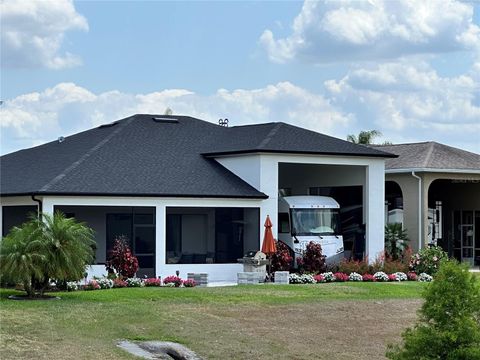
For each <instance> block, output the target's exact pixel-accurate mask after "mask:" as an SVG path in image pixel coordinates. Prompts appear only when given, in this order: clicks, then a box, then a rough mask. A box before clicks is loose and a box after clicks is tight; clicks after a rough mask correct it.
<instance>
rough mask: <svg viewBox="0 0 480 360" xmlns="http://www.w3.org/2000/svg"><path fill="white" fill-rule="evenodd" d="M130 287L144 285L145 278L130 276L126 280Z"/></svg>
mask: <svg viewBox="0 0 480 360" xmlns="http://www.w3.org/2000/svg"><path fill="white" fill-rule="evenodd" d="M125 281H126V282H127V286H128V287H142V286H144V284H143V280H142V279H140V278H128V279H127V280H125Z"/></svg>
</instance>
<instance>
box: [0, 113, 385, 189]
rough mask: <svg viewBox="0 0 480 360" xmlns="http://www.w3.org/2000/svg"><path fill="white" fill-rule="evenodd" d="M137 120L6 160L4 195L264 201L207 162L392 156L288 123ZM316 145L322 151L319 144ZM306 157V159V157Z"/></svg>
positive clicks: (0, 165) (2, 164) (2, 165)
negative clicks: (254, 156)
mask: <svg viewBox="0 0 480 360" xmlns="http://www.w3.org/2000/svg"><path fill="white" fill-rule="evenodd" d="M153 117H155V115H134V116H131V117H129V118H126V119H123V120H119V121H116V122H114V123H112V125H111V126H101V127H99V128H95V129H91V130H88V131H84V132H81V133H78V134H75V135H72V136H69V137H66V138H65V140H64V141H63V142H61V143H60V142H58V141H53V142H50V143H47V144H44V145H41V146H37V147H34V148H30V149H26V150H20V151H17V152H14V153H11V154H7V155H4V156H2V157H1V158H0V170H1V174H0V177H1V187H0V192H1V194H2V195H20V194H69V195H117V196H118V195H125V196H128V195H130V196H178V197H230V198H237V197H238V198H265V197H266V195H265V194H263V193H261V192H259V191H258V190H256V189H255V188H253V187H252V186H250V185H249V184H247V183H246V182H244V181H243V180H242V179H240V178H239V177H238V176H236V175H235V174H233V173H231V172H230V171H229V170H227V169H226V168H224V167H223V166H221V165H220V164H219V163H217V162H216V161H215V160H214V159H212V158H210V157H205V156H203V155H202V154H212V153H232V152H251V151H255V152H257V151H274V152H276V151H280V152H307V153H308V152H313V153H325V154H333V153H336V154H348V155H356V156H388V154H385V153H383V152H381V151H378V150H374V149H370V148H368V147H364V146H357V145H354V144H350V143H347V142H346V141H343V140H339V139H335V138H331V137H328V136H325V135H321V134H318V133H314V132H311V131H308V130H304V129H300V128H297V127H294V126H291V125H286V124H282V123H271V124H261V125H254V126H240V127H232V128H225V127H221V126H218V125H215V124H212V123H209V122H206V121H202V120H199V119H195V118H191V117H187V116H170V117H164V118H169V119H177V120H178V121H177V122H173V123H172V122H164V121H162V122H155V121H153V120H152V118H153ZM315 138H316V144H315ZM302 149H303V151H302Z"/></svg>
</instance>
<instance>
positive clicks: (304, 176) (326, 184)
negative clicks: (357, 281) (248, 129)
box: [278, 163, 366, 259]
mask: <svg viewBox="0 0 480 360" xmlns="http://www.w3.org/2000/svg"><path fill="white" fill-rule="evenodd" d="M365 184H366V167H365V166H355V165H326V164H298V163H279V165H278V188H279V192H280V195H283V196H295V195H320V196H329V197H332V198H333V199H335V200H336V201H337V202H338V203H339V204H340V221H341V233H342V235H343V240H344V247H345V257H346V258H350V257H353V258H355V259H362V258H363V257H364V256H365V255H366V254H365V214H366V212H365V211H364V204H365V196H366V194H365V190H366V187H365Z"/></svg>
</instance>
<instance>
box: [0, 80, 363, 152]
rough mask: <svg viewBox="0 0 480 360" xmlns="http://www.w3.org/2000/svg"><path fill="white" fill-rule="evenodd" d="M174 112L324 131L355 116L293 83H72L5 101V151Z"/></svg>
mask: <svg viewBox="0 0 480 360" xmlns="http://www.w3.org/2000/svg"><path fill="white" fill-rule="evenodd" d="M168 107H169V108H171V109H173V111H174V113H175V114H185V115H190V116H195V117H198V118H201V119H204V120H207V121H212V122H215V123H216V122H217V121H218V119H219V118H228V119H229V120H230V124H231V125H243V124H254V123H261V122H269V121H285V122H289V123H292V124H295V125H298V126H303V127H306V128H309V129H312V130H317V131H320V132H323V133H328V134H335V133H339V132H346V129H348V127H349V125H350V124H351V123H352V121H354V117H353V115H352V114H349V113H345V112H342V111H340V110H338V109H336V108H335V107H334V106H333V105H332V104H331V103H330V101H329V100H328V99H326V98H324V97H323V96H322V95H320V94H314V93H311V92H309V91H307V90H305V89H302V88H300V87H298V86H296V85H294V84H292V83H289V82H281V83H278V84H275V85H268V86H266V87H264V88H260V89H253V90H245V89H237V90H226V89H219V90H218V91H216V92H215V93H214V94H211V95H206V96H203V95H198V94H195V93H193V92H191V91H189V90H186V89H168V90H163V91H158V92H152V93H148V94H129V93H124V92H120V91H117V90H115V91H108V92H104V93H100V94H95V93H93V92H91V91H89V90H87V89H85V88H83V87H80V86H78V85H76V84H73V83H60V84H58V85H56V86H55V87H53V88H49V89H46V90H44V91H42V92H35V93H29V94H25V95H21V96H18V97H16V98H13V99H10V100H7V101H5V103H4V105H3V106H2V108H1V110H0V116H1V118H2V122H1V127H2V131H1V140H2V142H1V143H2V149H1V150H2V153H8V152H11V151H14V150H17V149H20V148H25V147H30V146H33V145H37V144H39V143H41V142H42V141H47V140H54V139H55V138H57V137H59V136H65V135H69V134H72V133H75V132H78V131H81V130H85V129H88V128H91V127H93V126H98V125H100V124H105V123H109V122H111V121H113V120H117V119H120V118H123V117H127V116H129V115H132V114H135V113H152V114H162V113H164V111H165V109H166V108H168Z"/></svg>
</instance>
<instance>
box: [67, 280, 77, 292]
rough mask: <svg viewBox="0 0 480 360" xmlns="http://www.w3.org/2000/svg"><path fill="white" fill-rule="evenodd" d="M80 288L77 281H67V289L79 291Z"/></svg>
mask: <svg viewBox="0 0 480 360" xmlns="http://www.w3.org/2000/svg"><path fill="white" fill-rule="evenodd" d="M77 290H78V283H77V282H75V281H69V282H67V291H77Z"/></svg>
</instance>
